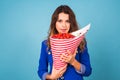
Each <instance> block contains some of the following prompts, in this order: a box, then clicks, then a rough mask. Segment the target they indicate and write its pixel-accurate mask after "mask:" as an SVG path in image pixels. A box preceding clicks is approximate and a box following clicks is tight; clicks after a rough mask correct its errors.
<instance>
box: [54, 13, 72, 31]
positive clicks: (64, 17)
mask: <svg viewBox="0 0 120 80" xmlns="http://www.w3.org/2000/svg"><path fill="white" fill-rule="evenodd" d="M56 29H57V31H58V33H68V31H69V29H70V21H69V14H65V13H63V12H62V13H59V15H58V20H57V21H56Z"/></svg>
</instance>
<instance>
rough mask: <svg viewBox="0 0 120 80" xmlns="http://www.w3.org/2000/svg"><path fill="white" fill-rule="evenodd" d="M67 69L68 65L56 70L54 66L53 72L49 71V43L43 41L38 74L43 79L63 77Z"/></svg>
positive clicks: (52, 79)
mask: <svg viewBox="0 0 120 80" xmlns="http://www.w3.org/2000/svg"><path fill="white" fill-rule="evenodd" d="M65 71H66V66H64V67H63V68H61V69H59V70H56V69H55V68H54V66H53V67H52V73H51V74H49V73H48V52H47V45H46V43H45V41H44V42H42V46H41V55H40V60H39V67H38V75H39V77H40V78H41V79H42V80H45V79H51V80H54V79H57V78H59V77H61V76H62V75H63V74H64V72H65Z"/></svg>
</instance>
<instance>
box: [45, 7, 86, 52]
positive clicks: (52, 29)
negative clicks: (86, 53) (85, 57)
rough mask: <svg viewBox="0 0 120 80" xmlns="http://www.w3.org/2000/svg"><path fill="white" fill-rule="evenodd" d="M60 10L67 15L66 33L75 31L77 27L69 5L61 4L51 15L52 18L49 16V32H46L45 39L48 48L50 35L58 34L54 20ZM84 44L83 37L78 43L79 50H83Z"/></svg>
mask: <svg viewBox="0 0 120 80" xmlns="http://www.w3.org/2000/svg"><path fill="white" fill-rule="evenodd" d="M62 12H63V13H65V14H68V15H69V21H70V30H69V32H68V33H70V32H73V31H76V30H78V29H79V26H78V24H77V21H76V17H75V14H74V12H73V11H72V9H71V8H70V7H69V6H67V5H61V6H59V7H58V8H57V9H56V10H55V11H54V13H53V15H52V18H51V24H50V28H49V32H48V34H49V35H48V40H47V45H48V48H50V36H52V35H54V34H58V31H57V30H56V26H55V24H56V21H57V20H58V15H59V14H60V13H62ZM85 44H86V40H85V38H84V39H83V40H82V42H81V43H80V45H79V48H80V50H81V51H83V50H84V47H85Z"/></svg>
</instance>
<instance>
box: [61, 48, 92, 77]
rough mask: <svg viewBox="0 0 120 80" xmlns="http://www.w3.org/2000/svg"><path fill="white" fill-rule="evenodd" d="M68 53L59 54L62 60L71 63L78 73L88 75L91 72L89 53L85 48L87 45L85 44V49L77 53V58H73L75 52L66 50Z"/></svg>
mask: <svg viewBox="0 0 120 80" xmlns="http://www.w3.org/2000/svg"><path fill="white" fill-rule="evenodd" d="M68 54H69V55H65V54H63V55H62V56H61V60H62V61H64V62H67V63H69V64H71V65H72V66H73V67H74V68H75V69H76V71H77V72H78V73H80V74H82V75H84V76H89V75H90V74H91V70H92V69H91V65H90V59H89V54H88V50H87V46H85V50H84V51H83V52H82V53H80V52H78V53H77V54H79V55H80V56H79V58H80V59H79V60H77V59H76V58H75V56H76V52H74V53H73V55H72V54H71V53H70V52H69V51H68Z"/></svg>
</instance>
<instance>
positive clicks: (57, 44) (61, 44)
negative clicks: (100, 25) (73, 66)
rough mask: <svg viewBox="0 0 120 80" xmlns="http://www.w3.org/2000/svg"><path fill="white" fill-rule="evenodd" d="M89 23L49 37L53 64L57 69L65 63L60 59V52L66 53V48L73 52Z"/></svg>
mask: <svg viewBox="0 0 120 80" xmlns="http://www.w3.org/2000/svg"><path fill="white" fill-rule="evenodd" d="M89 28H90V24H88V25H87V26H85V27H84V28H82V29H80V30H77V31H74V32H72V33H63V34H56V35H53V36H51V37H50V45H51V50H52V57H53V66H54V67H55V69H57V70H59V69H60V68H61V67H63V66H65V65H66V64H67V63H65V62H62V61H61V60H60V56H61V54H67V50H69V51H70V52H71V53H74V51H75V49H76V48H77V47H78V46H79V44H80V42H81V41H82V40H83V38H84V35H85V33H86V32H87V31H88V30H89Z"/></svg>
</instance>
